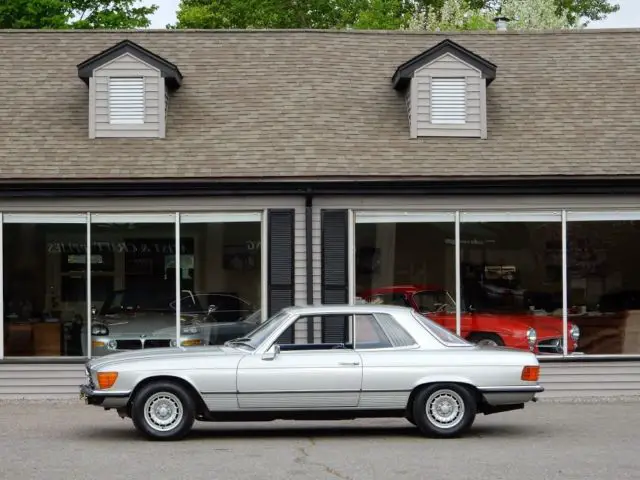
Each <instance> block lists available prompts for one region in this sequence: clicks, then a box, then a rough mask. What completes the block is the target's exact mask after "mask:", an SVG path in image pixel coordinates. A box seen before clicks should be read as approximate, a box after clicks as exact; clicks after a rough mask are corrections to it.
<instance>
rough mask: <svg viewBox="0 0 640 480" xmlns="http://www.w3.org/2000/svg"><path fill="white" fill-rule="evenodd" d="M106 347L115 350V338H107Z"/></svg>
mask: <svg viewBox="0 0 640 480" xmlns="http://www.w3.org/2000/svg"><path fill="white" fill-rule="evenodd" d="M107 348H108V349H109V350H115V349H116V348H118V342H116V341H115V340H109V342H108V343H107Z"/></svg>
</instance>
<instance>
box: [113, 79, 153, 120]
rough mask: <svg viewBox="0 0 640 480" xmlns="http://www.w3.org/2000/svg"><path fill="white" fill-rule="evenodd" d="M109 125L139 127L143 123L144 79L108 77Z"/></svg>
mask: <svg viewBox="0 0 640 480" xmlns="http://www.w3.org/2000/svg"><path fill="white" fill-rule="evenodd" d="M107 89H108V92H109V98H108V103H109V124H111V125H139V124H143V123H144V121H145V91H144V77H109V84H108V87H107Z"/></svg>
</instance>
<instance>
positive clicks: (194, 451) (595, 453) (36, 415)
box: [0, 399, 640, 480]
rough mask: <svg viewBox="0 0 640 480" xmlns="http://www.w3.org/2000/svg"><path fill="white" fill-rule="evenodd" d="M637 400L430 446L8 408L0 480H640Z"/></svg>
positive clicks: (554, 413) (399, 439) (511, 416)
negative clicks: (163, 434) (176, 432)
mask: <svg viewBox="0 0 640 480" xmlns="http://www.w3.org/2000/svg"><path fill="white" fill-rule="evenodd" d="M639 440H640V400H638V399H622V400H611V399H599V400H594V401H592V402H571V401H566V400H565V401H557V400H556V401H551V400H546V401H541V402H539V403H535V404H530V405H528V406H527V408H526V409H525V410H520V411H515V412H508V413H502V414H496V415H491V416H478V418H477V420H476V423H475V425H474V427H473V429H472V431H471V432H470V434H469V435H468V436H466V437H465V438H461V439H452V440H433V439H425V438H422V437H420V436H419V435H417V433H416V429H415V427H413V426H412V425H410V424H409V423H408V422H406V421H405V420H396V419H376V420H369V419H367V420H357V421H350V422H283V421H277V422H269V423H246V424H238V423H233V424H206V423H196V427H195V430H194V431H193V433H192V434H191V435H190V436H189V437H188V438H187V439H185V440H183V441H180V442H169V443H158V442H149V441H147V440H145V439H143V438H142V437H140V436H139V435H138V434H137V432H136V431H135V430H134V429H133V426H132V424H131V421H130V420H122V419H120V418H119V417H118V416H117V414H116V413H115V412H114V411H110V412H106V411H104V410H102V409H99V408H96V407H91V406H85V405H84V404H83V403H81V402H80V401H58V402H55V403H47V402H43V401H0V478H1V479H2V480H5V479H6V480H40V479H42V480H72V479H92V480H102V479H109V480H119V479H127V480H131V479H135V480H137V479H140V480H149V479H152V480H164V479H185V480H186V479H188V480H200V479H202V480H235V479H241V480H249V479H260V480H265V479H274V480H276V479H277V480H282V479H301V480H302V479H305V480H307V479H313V480H321V479H329V480H330V479H342V480H345V479H352V480H356V479H357V480H360V479H362V480H365V479H366V480H378V479H380V480H397V479H411V480H421V479H424V480H438V479H446V480H458V479H474V480H476V479H491V480H500V479H517V480H528V479H532V480H533V479H535V480H553V479H563V480H570V479H576V480H577V479H579V480H587V479H597V480H603V479H607V478H608V479H616V480H623V479H639V478H640V453H639V450H638V445H640V442H639Z"/></svg>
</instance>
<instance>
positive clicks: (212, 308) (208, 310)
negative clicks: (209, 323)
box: [207, 305, 218, 315]
mask: <svg viewBox="0 0 640 480" xmlns="http://www.w3.org/2000/svg"><path fill="white" fill-rule="evenodd" d="M217 309H218V307H216V306H215V305H209V308H207V315H211V314H212V313H213V312H215V311H216V310H217Z"/></svg>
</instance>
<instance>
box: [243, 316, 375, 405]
mask: <svg viewBox="0 0 640 480" xmlns="http://www.w3.org/2000/svg"><path fill="white" fill-rule="evenodd" d="M335 317H336V316H335V315H330V316H322V315H316V316H314V317H313V318H312V321H313V322H314V325H318V324H319V322H324V321H330V320H331V319H333V320H334V322H333V324H334V325H335ZM348 317H350V316H348ZM308 321H309V319H308V317H299V318H298V319H297V320H296V322H295V323H294V327H293V331H294V332H295V330H296V329H295V324H296V323H298V322H301V323H303V324H305V325H306V324H307V322H308ZM315 330H317V331H318V330H319V331H324V329H322V328H320V329H315ZM346 330H347V331H344V332H341V333H342V334H343V335H344V340H345V341H343V342H329V341H325V340H327V339H326V338H322V337H323V335H321V334H319V333H317V332H316V334H315V337H314V341H313V342H309V341H306V342H300V341H298V342H296V343H293V342H291V341H290V340H289V341H286V339H285V341H284V342H282V343H281V341H282V340H281V339H283V338H284V335H283V336H281V338H280V339H278V340H277V341H276V342H277V343H278V345H279V346H280V349H281V350H280V352H279V353H278V354H277V355H275V357H274V358H272V359H265V358H263V356H262V355H247V356H246V357H244V358H243V359H242V360H241V361H240V363H239V365H238V371H237V391H238V406H239V407H240V408H241V409H250V410H258V409H259V410H278V409H304V410H315V409H319V410H322V409H326V408H355V407H357V406H358V401H359V398H360V390H361V387H362V359H361V357H360V355H359V354H358V353H357V352H356V351H355V350H354V349H353V344H352V343H349V339H348V336H349V335H350V333H349V330H350V329H346ZM294 338H295V336H294ZM334 340H335V338H334Z"/></svg>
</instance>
